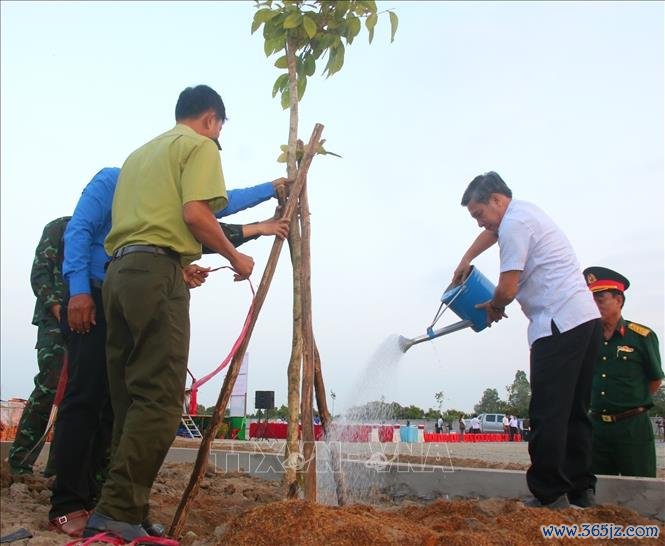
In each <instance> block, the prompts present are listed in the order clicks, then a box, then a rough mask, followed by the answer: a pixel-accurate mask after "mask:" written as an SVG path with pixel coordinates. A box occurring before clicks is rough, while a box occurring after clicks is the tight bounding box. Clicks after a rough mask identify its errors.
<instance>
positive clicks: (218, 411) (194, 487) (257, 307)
mask: <svg viewBox="0 0 665 546" xmlns="http://www.w3.org/2000/svg"><path fill="white" fill-rule="evenodd" d="M322 132H323V125H321V124H320V123H317V124H316V125H315V126H314V130H313V131H312V136H311V137H310V140H309V143H308V144H307V148H306V149H305V153H304V155H303V159H302V163H301V166H300V169H299V170H298V175H297V176H296V179H295V182H294V183H293V188H292V189H291V198H290V199H289V200H288V202H287V204H286V207H284V214H283V216H282V217H283V218H288V219H291V218H292V216H293V213H294V211H295V208H296V206H297V204H298V195H300V192H301V191H302V188H303V186H304V185H305V179H306V176H307V171H308V170H309V166H310V165H311V163H312V158H313V157H314V154H315V153H316V149H317V148H318V144H319V141H320V140H321V133H322ZM282 244H283V241H282V240H281V239H279V238H275V242H274V243H273V245H272V249H271V251H270V257H269V258H268V263H267V264H266V268H265V270H264V272H263V277H262V278H261V282H260V284H259V287H258V289H257V291H256V296H255V297H254V310H253V313H252V317H251V319H250V323H249V325H248V329H247V334H246V335H245V339H244V340H243V341H242V343H241V344H240V346H239V347H238V351H237V352H236V354H235V355H234V357H233V359H232V361H231V365H230V366H229V371H228V372H227V373H226V377H225V379H224V383H223V385H222V389H221V390H220V392H219V397H218V399H217V403H216V404H215V410H214V411H213V414H212V417H211V419H210V426H209V428H208V429H206V431H205V433H204V434H203V438H202V439H201V446H200V447H199V452H198V455H197V457H196V462H195V463H194V469H193V470H192V475H191V477H190V480H189V483H188V485H187V487H186V488H185V491H184V492H183V495H182V498H181V499H180V504H179V505H178V508H177V509H176V513H175V515H174V516H173V521H172V523H171V528H170V529H169V535H170V536H172V537H173V536H179V535H180V534H181V533H182V529H183V527H184V525H185V523H186V521H187V516H188V514H189V510H190V508H191V505H192V503H193V502H194V499H195V498H196V495H197V493H198V490H199V486H200V484H201V480H202V479H203V476H204V474H205V470H206V466H207V464H208V454H209V453H208V452H209V451H210V446H211V444H212V440H213V439H214V437H215V434H216V432H217V429H218V428H219V425H220V423H221V421H222V416H223V415H224V412H225V411H226V407H227V406H228V403H229V399H230V398H231V392H232V391H233V385H235V381H236V378H237V377H238V373H239V372H240V366H241V365H242V360H243V357H244V356H245V352H246V351H247V346H248V345H249V340H250V338H251V336H252V332H253V331H254V325H255V324H256V319H257V318H258V316H259V312H260V311H261V307H263V302H264V301H265V298H266V295H267V293H268V289H269V288H270V283H271V281H272V278H273V275H274V274H275V269H276V267H277V261H278V259H279V254H280V252H281V250H282Z"/></svg>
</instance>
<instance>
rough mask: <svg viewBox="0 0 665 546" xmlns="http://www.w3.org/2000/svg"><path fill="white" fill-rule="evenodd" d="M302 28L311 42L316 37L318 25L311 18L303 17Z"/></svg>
mask: <svg viewBox="0 0 665 546" xmlns="http://www.w3.org/2000/svg"><path fill="white" fill-rule="evenodd" d="M302 26H303V27H304V29H305V32H306V33H307V36H308V37H309V39H310V40H311V39H312V38H314V36H316V23H315V22H314V20H313V19H312V18H311V17H309V16H307V15H303V18H302Z"/></svg>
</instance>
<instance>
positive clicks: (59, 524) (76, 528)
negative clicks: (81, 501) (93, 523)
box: [48, 510, 90, 538]
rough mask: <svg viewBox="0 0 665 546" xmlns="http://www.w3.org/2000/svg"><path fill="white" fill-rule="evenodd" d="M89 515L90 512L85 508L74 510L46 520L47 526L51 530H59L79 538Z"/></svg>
mask: <svg viewBox="0 0 665 546" xmlns="http://www.w3.org/2000/svg"><path fill="white" fill-rule="evenodd" d="M89 515H90V513H89V512H88V511H87V510H76V512H70V513H69V514H65V515H64V516H59V517H57V518H53V519H52V520H50V521H49V522H48V528H49V529H50V530H51V531H59V532H61V533H64V534H66V535H69V536H70V537H74V538H81V537H82V536H83V529H85V524H86V522H87V521H88V516H89Z"/></svg>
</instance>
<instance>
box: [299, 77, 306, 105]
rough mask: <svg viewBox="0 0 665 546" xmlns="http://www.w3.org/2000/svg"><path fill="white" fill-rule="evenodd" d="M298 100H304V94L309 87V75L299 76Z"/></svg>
mask: <svg viewBox="0 0 665 546" xmlns="http://www.w3.org/2000/svg"><path fill="white" fill-rule="evenodd" d="M297 84H298V101H301V100H302V97H303V95H304V94H305V89H307V77H306V76H302V77H298V81H297Z"/></svg>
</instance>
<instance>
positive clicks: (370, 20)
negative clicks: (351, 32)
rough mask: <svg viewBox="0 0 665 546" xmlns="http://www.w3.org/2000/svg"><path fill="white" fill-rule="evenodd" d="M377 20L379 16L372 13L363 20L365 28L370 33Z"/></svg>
mask: <svg viewBox="0 0 665 546" xmlns="http://www.w3.org/2000/svg"><path fill="white" fill-rule="evenodd" d="M378 20H379V16H378V15H377V14H376V13H372V15H370V16H369V17H368V18H367V19H365V26H366V27H367V30H369V31H370V32H371V31H372V30H373V29H374V27H375V26H376V22H377V21H378Z"/></svg>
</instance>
